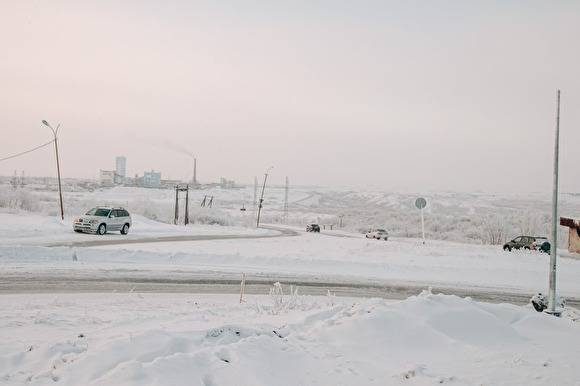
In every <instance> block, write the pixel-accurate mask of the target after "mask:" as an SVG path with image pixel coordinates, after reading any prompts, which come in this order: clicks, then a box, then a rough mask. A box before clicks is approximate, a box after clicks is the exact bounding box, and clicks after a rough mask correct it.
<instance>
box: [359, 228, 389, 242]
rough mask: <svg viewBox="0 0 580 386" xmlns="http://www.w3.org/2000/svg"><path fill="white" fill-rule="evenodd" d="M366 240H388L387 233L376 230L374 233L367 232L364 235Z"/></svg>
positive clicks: (382, 230)
mask: <svg viewBox="0 0 580 386" xmlns="http://www.w3.org/2000/svg"><path fill="white" fill-rule="evenodd" d="M365 237H366V238H367V239H377V240H385V241H386V240H388V239H389V232H387V231H386V230H384V229H376V230H374V231H369V232H367V233H366V234H365Z"/></svg>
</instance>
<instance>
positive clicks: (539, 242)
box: [503, 236, 550, 253]
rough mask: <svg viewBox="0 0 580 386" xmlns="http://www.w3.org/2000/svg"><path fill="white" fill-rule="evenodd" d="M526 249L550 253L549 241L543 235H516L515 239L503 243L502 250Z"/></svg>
mask: <svg viewBox="0 0 580 386" xmlns="http://www.w3.org/2000/svg"><path fill="white" fill-rule="evenodd" d="M522 248H523V249H528V250H533V251H540V252H546V253H550V242H549V241H548V239H547V238H545V237H540V236H518V237H516V238H515V239H513V240H511V241H508V242H507V243H505V244H504V246H503V250H504V251H511V250H512V249H522Z"/></svg>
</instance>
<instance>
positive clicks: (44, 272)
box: [0, 214, 580, 298]
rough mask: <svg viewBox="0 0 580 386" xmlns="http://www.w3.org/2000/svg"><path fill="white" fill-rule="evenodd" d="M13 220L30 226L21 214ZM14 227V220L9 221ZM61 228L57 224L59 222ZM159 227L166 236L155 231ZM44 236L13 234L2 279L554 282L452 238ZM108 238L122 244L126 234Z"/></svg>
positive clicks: (564, 286)
mask: <svg viewBox="0 0 580 386" xmlns="http://www.w3.org/2000/svg"><path fill="white" fill-rule="evenodd" d="M9 216H12V215H8V214H5V215H3V218H4V219H7V218H8V217H9ZM15 217H17V218H18V219H20V220H21V221H24V217H18V216H15ZM32 219H33V220H34V217H33V218H32ZM10 222H11V220H10V219H8V221H6V223H10ZM56 224H57V225H55V226H57V227H58V226H60V225H58V224H60V222H57V223H56ZM157 227H159V229H161V231H157V230H156V229H157ZM135 228H137V226H136V227H135ZM57 229H58V228H57ZM145 229H147V228H145ZM152 229H153V230H155V231H153V230H152V231H151V232H149V233H148V232H146V231H145V230H143V231H142V232H143V234H164V233H163V232H166V231H167V232H170V231H174V230H175V229H178V230H179V232H214V234H218V235H219V234H220V232H222V234H226V235H227V234H228V233H234V232H242V234H244V232H245V234H248V235H255V233H253V232H255V230H252V229H249V228H241V229H237V228H235V227H232V228H230V227H221V226H198V225H195V226H191V227H188V228H186V229H184V228H183V227H175V226H171V225H165V224H159V225H157V224H156V225H155V226H154V227H152ZM59 230H60V229H59ZM60 231H61V235H60V236H59V237H61V238H63V239H67V240H68V238H69V237H70V238H74V239H76V238H78V237H81V238H83V240H84V239H89V240H100V239H101V238H100V237H99V236H95V235H77V234H75V233H74V232H72V231H71V230H70V228H68V227H66V229H62V230H60ZM43 232H45V231H44V230H37V231H36V233H34V234H35V236H34V237H30V238H27V237H21V238H17V239H16V241H19V243H16V242H15V240H14V239H11V238H9V239H8V240H9V242H8V243H6V242H2V243H1V244H2V245H0V268H1V270H2V273H3V275H4V277H5V278H8V277H30V276H32V277H35V276H36V277H40V276H44V277H47V276H50V277H54V276H57V277H64V276H65V277H66V278H67V279H74V278H75V277H82V278H91V277H93V278H104V277H106V278H115V279H122V278H146V279H148V280H152V279H164V280H168V279H171V280H177V279H179V280H188V279H191V278H193V277H199V276H200V274H201V273H203V274H204V275H206V277H207V278H208V279H211V278H212V277H219V276H220V274H223V273H228V274H230V276H232V275H234V276H235V277H239V275H241V274H242V273H246V274H250V275H260V276H266V277H273V278H275V277H279V276H282V277H285V278H294V279H299V278H302V277H307V278H317V279H318V280H319V281H333V282H350V283H365V282H369V281H373V282H379V283H381V282H385V283H390V284H395V285H396V284H399V285H401V284H405V285H413V286H424V287H427V286H438V287H446V288H474V289H481V290H497V291H502V292H511V293H524V294H529V295H530V296H531V294H534V293H537V292H545V290H546V285H547V279H546V278H547V277H548V271H547V269H548V259H549V257H548V256H547V255H546V254H542V253H538V252H529V251H521V252H512V253H509V252H504V251H503V250H502V249H501V248H500V247H497V246H485V245H472V244H461V243H452V242H446V241H428V242H427V244H425V245H423V244H421V243H420V242H418V241H417V240H416V239H408V238H391V239H390V240H389V241H387V242H385V241H377V240H369V239H365V238H364V237H362V236H361V235H357V234H348V233H346V232H337V233H336V234H335V233H334V232H330V231H328V232H326V234H325V233H324V232H323V233H322V234H310V233H305V232H301V233H300V235H299V236H295V237H275V238H266V239H236V240H208V241H181V242H162V243H144V244H141V243H136V244H127V245H113V246H102V247H90V248H70V247H45V246H39V245H38V244H37V243H38V241H39V240H45V241H46V240H50V239H51V238H52V237H53V236H52V233H53V232H55V231H54V230H52V229H50V230H49V232H48V233H43ZM156 232H157V233H156ZM264 232H273V233H276V232H275V231H266V230H264ZM135 233H138V232H137V231H136V232H135ZM267 234H269V233H267ZM344 236H350V237H344ZM110 237H111V238H121V236H120V235H111V236H110ZM0 240H3V239H2V238H0ZM24 241H29V243H28V244H27V243H25V242H24ZM10 244H12V245H10ZM578 277H580V260H577V259H570V258H561V259H560V263H559V275H558V280H559V282H558V285H559V291H560V292H561V293H562V294H563V295H564V296H568V297H575V298H579V297H580V281H578V280H577V278H578Z"/></svg>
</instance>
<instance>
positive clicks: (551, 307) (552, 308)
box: [548, 90, 560, 314]
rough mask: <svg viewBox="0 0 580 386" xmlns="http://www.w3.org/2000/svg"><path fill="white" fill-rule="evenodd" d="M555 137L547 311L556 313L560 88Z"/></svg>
mask: <svg viewBox="0 0 580 386" xmlns="http://www.w3.org/2000/svg"><path fill="white" fill-rule="evenodd" d="M556 95H557V104H556V138H555V141H554V182H553V186H552V245H551V248H550V273H549V275H550V278H549V282H550V291H549V294H548V297H549V299H548V301H549V303H548V313H551V314H555V313H556V268H557V261H558V161H559V156H560V90H558V92H557V94H556Z"/></svg>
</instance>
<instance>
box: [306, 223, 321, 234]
mask: <svg viewBox="0 0 580 386" xmlns="http://www.w3.org/2000/svg"><path fill="white" fill-rule="evenodd" d="M306 232H319V233H320V225H318V224H308V225H307V226H306Z"/></svg>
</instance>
